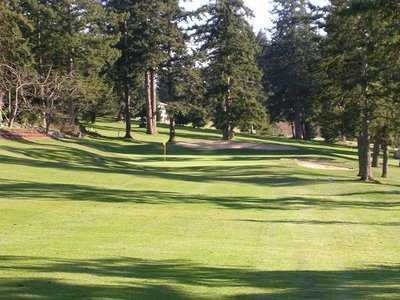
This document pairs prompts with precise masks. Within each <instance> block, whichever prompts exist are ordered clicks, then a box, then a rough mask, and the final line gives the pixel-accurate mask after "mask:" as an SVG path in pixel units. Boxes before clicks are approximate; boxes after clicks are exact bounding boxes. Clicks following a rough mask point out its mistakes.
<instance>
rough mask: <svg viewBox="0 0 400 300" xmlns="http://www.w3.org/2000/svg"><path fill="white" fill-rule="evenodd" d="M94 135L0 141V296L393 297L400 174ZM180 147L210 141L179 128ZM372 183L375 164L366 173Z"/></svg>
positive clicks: (317, 149)
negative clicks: (164, 151)
mask: <svg viewBox="0 0 400 300" xmlns="http://www.w3.org/2000/svg"><path fill="white" fill-rule="evenodd" d="M121 128H122V124H117V123H107V122H103V123H99V124H97V125H96V130H97V131H98V132H99V133H101V134H102V137H99V138H85V139H82V140H64V141H55V140H41V141H35V142H28V141H5V140H1V141H0V178H1V179H0V300H50V299H51V300H77V299H88V300H100V299H102V300H125V299H134V300H137V299H138V300H141V299H146V300H147V299H157V300H158V299H178V300H179V299H199V300H202V299H209V300H214V299H224V300H242V299H273V300H281V299H294V300H299V299H321V300H325V299H330V300H331V299H345V300H361V299H363V300H364V299H400V168H399V167H397V166H396V165H397V164H398V162H396V161H391V163H392V165H393V167H392V168H391V170H390V177H391V179H388V180H384V181H383V182H382V184H380V185H377V184H364V183H361V182H358V181H357V180H356V171H354V170H321V169H310V168H306V167H302V166H299V165H298V164H297V163H296V161H295V159H296V158H297V159H306V160H307V159H313V160H315V159H323V160H325V161H327V160H328V161H330V162H331V164H335V165H341V166H347V167H353V168H354V167H355V166H356V164H357V161H356V160H355V150H354V149H351V148H346V147H341V146H336V147H335V148H333V147H328V146H326V145H324V144H323V143H317V142H313V143H311V142H310V143H295V142H293V141H291V140H285V139H279V138H270V139H269V138H261V137H260V138H256V137H250V136H240V137H238V138H237V140H239V141H240V140H241V141H246V142H249V141H253V142H257V143H278V144H286V145H292V146H294V147H296V150H293V151H288V152H268V151H256V150H226V151H221V150H219V151H198V150H188V149H182V148H179V147H178V146H173V147H169V149H168V152H169V155H168V157H167V161H164V158H163V156H162V155H161V147H160V143H161V142H165V141H166V140H167V129H166V128H162V129H161V130H160V131H161V133H160V134H159V135H158V136H157V137H148V136H146V135H145V134H144V133H143V131H141V130H138V129H135V132H134V135H135V141H132V142H126V141H122V140H120V139H118V135H122V130H121ZM178 136H179V139H180V140H181V141H183V140H184V141H190V140H195V139H218V138H219V135H218V133H216V132H214V131H212V130H202V131H197V130H192V129H180V130H179V131H178ZM375 174H376V175H377V176H378V175H380V170H375Z"/></svg>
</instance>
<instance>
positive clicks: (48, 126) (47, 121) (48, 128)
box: [44, 112, 53, 134]
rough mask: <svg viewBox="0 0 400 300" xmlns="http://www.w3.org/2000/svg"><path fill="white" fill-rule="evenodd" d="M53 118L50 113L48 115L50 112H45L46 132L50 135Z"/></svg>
mask: <svg viewBox="0 0 400 300" xmlns="http://www.w3.org/2000/svg"><path fill="white" fill-rule="evenodd" d="M52 119H53V118H52V116H51V114H50V113H48V112H45V114H44V125H45V127H44V128H45V132H46V134H49V131H50V125H51V121H52Z"/></svg>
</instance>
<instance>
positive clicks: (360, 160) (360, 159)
mask: <svg viewBox="0 0 400 300" xmlns="http://www.w3.org/2000/svg"><path fill="white" fill-rule="evenodd" d="M357 154H358V175H357V176H359V177H361V169H362V138H361V135H359V136H358V137H357Z"/></svg>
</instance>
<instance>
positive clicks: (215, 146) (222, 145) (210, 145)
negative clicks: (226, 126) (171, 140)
mask: <svg viewBox="0 0 400 300" xmlns="http://www.w3.org/2000/svg"><path fill="white" fill-rule="evenodd" d="M177 144H178V145H179V146H181V147H184V148H188V149H197V150H232V149H250V150H264V151H290V150H296V148H294V147H290V146H285V145H279V144H257V143H240V142H231V141H204V142H197V143H184V142H180V143H177Z"/></svg>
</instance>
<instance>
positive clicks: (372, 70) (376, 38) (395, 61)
mask: <svg viewBox="0 0 400 300" xmlns="http://www.w3.org/2000/svg"><path fill="white" fill-rule="evenodd" d="M275 3H276V6H275V11H274V12H275V14H276V17H277V18H276V22H275V28H274V30H273V33H272V38H271V39H270V40H268V39H266V38H265V37H264V36H263V35H259V40H260V42H261V43H262V45H263V49H264V54H263V55H262V58H261V65H262V66H263V69H264V85H265V87H266V89H268V90H269V91H270V92H271V94H270V97H269V100H268V101H267V107H268V111H269V112H270V114H271V118H272V120H273V121H281V120H285V121H288V122H290V123H292V124H293V132H294V136H295V137H296V138H297V139H310V138H312V137H314V136H315V134H316V133H317V129H319V131H320V133H321V135H322V136H323V137H324V138H325V140H326V141H327V142H334V141H336V140H338V139H351V140H352V139H357V141H358V149H359V169H360V173H359V176H360V177H361V179H362V180H364V181H368V180H372V179H373V175H372V170H371V167H377V166H378V158H379V154H380V151H381V150H382V151H383V167H382V169H383V170H382V176H383V177H386V176H387V170H388V158H389V154H388V147H389V146H397V145H396V143H398V141H399V133H400V126H399V125H400V124H399V117H400V112H399V109H398V107H399V100H400V99H399V87H400V83H399V74H400V73H399V67H400V55H399V53H400V51H399V50H400V30H399V28H400V27H399V26H400V19H399V18H398V16H399V13H400V3H399V2H398V1H396V0H382V1H381V0H362V1H358V0H331V4H330V5H329V6H328V7H325V8H318V7H315V6H313V5H311V4H310V3H309V2H308V1H305V0H275ZM371 142H373V143H374V147H373V149H374V151H373V155H372V161H371V153H370V144H371Z"/></svg>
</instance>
